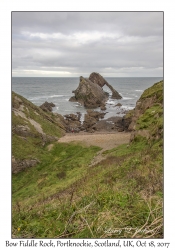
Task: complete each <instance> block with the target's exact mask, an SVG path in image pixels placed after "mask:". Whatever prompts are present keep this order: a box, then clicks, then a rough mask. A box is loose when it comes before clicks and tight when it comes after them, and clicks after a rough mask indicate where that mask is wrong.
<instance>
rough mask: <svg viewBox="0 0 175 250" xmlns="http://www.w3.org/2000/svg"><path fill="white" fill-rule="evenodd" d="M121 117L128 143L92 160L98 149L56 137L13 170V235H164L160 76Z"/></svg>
mask: <svg viewBox="0 0 175 250" xmlns="http://www.w3.org/2000/svg"><path fill="white" fill-rule="evenodd" d="M146 103H148V104H149V105H147V104H146ZM125 119H128V121H129V120H130V123H129V122H128V124H129V126H130V127H129V129H130V130H131V131H132V137H131V141H130V143H129V144H123V145H120V146H118V147H116V148H113V149H111V150H108V151H105V152H103V154H104V155H105V156H106V157H105V160H103V161H101V162H98V163H97V164H96V165H93V166H91V161H92V159H93V157H94V156H95V155H96V154H97V152H99V150H100V148H99V147H95V146H91V147H85V146H84V145H82V144H80V143H53V147H52V148H51V149H50V151H49V150H47V147H45V148H44V150H45V151H43V152H44V154H43V155H42V157H41V159H42V161H40V163H38V164H37V165H36V166H35V167H33V168H26V169H25V170H24V171H22V172H19V173H17V174H13V180H12V185H13V186H12V237H13V238H16V237H20V238H163V82H159V83H157V84H155V85H153V86H152V87H151V88H149V89H147V90H145V91H144V93H143V94H142V96H141V98H140V99H139V101H138V102H137V105H136V108H135V109H134V110H133V111H131V112H129V113H128V114H127V117H125ZM54 136H55V135H54Z"/></svg>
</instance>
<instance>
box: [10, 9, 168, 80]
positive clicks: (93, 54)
mask: <svg viewBox="0 0 175 250" xmlns="http://www.w3.org/2000/svg"><path fill="white" fill-rule="evenodd" d="M93 71H95V72H99V73H100V74H102V75H103V76H111V77H129V76H131V77H132V76H144V77H145V76H160V77H162V76H163V12H12V76H27V77H28V76H42V77H44V76H47V77H77V76H80V75H83V76H85V77H86V76H89V75H90V73H91V72H93Z"/></svg>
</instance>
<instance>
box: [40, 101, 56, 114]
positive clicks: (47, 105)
mask: <svg viewBox="0 0 175 250" xmlns="http://www.w3.org/2000/svg"><path fill="white" fill-rule="evenodd" d="M52 107H55V104H54V103H52V102H45V103H43V104H42V105H41V106H40V108H41V109H42V110H43V111H45V112H49V111H50V112H51V111H52Z"/></svg>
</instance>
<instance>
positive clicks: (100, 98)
mask: <svg viewBox="0 0 175 250" xmlns="http://www.w3.org/2000/svg"><path fill="white" fill-rule="evenodd" d="M104 85H106V86H108V87H109V89H110V90H111V91H112V98H115V99H121V98H122V97H121V95H120V94H119V93H118V92H117V91H116V90H115V89H114V88H113V87H112V86H111V85H110V84H109V83H108V82H107V81H106V80H105V79H104V78H103V77H102V76H101V75H100V74H99V73H96V72H93V73H91V74H90V76H89V78H84V77H83V76H80V83H79V86H78V88H77V89H76V90H74V91H72V92H73V93H74V94H75V96H73V97H71V98H70V99H69V101H72V102H79V103H81V104H82V105H83V106H84V107H86V108H97V107H101V109H104V106H105V102H106V101H107V99H108V93H106V92H104V91H103V86H104Z"/></svg>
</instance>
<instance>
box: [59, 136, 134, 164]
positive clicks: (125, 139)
mask: <svg viewBox="0 0 175 250" xmlns="http://www.w3.org/2000/svg"><path fill="white" fill-rule="evenodd" d="M129 139H130V133H126V132H118V133H95V134H89V133H79V134H66V135H65V136H64V137H62V138H60V139H59V140H58V142H81V143H82V144H84V145H86V146H91V145H93V146H99V147H101V148H102V150H101V151H99V152H98V153H97V155H96V156H95V157H94V159H93V160H92V162H91V164H90V166H93V165H95V164H97V163H98V162H100V161H102V160H103V159H105V157H104V156H103V155H102V153H103V152H104V151H105V150H109V149H112V148H114V147H117V146H119V145H121V144H124V143H129Z"/></svg>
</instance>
